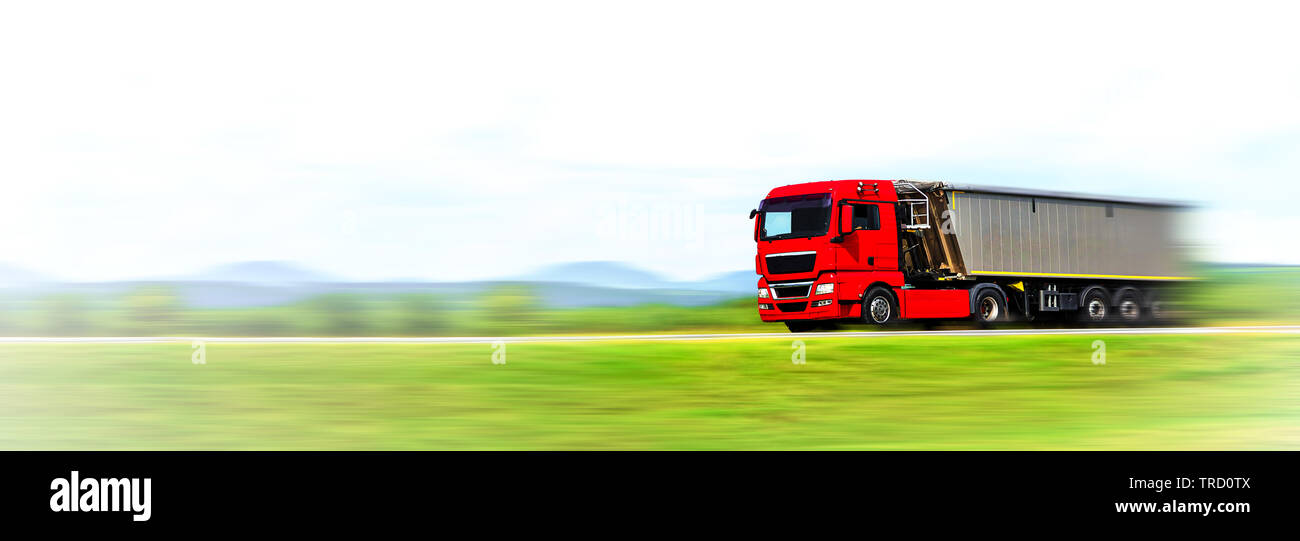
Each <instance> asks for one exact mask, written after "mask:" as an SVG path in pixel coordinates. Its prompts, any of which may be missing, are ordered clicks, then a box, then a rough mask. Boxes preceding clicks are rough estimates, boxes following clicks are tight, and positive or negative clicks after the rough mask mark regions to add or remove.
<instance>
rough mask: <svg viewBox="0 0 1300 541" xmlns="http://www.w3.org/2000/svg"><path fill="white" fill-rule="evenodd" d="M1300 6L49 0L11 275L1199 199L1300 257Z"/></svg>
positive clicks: (559, 249) (13, 210)
mask: <svg viewBox="0 0 1300 541" xmlns="http://www.w3.org/2000/svg"><path fill="white" fill-rule="evenodd" d="M1294 9H1295V8H1291V7H1289V6H1287V5H1286V4H1284V3H1278V4H1252V3H1248V2H1233V3H1230V4H1229V3H1223V4H1219V5H1199V4H1194V3H1188V2H1171V3H1149V4H1148V3H1141V2H1114V3H1110V2H1090V3H1088V4H1086V5H1083V4H1074V5H1064V4H1063V5H1059V6H1048V5H1045V3H1041V2H1022V3H1001V2H979V3H972V2H965V3H951V4H944V3H926V4H925V5H920V3H905V2H889V3H872V2H829V3H822V2H799V3H788V2H785V3H775V2H774V3H762V2H705V1H694V2H664V1H656V2H639V3H637V2H564V1H556V2H413V3H389V2H375V1H367V2H320V1H316V2H273V1H260V2H230V1H223V2H208V3H198V2H185V3H178V2H158V3H135V2H113V3H111V5H108V4H106V3H102V2H98V3H97V2H84V3H83V2H27V3H18V4H17V5H14V6H10V7H7V8H6V10H5V11H6V14H5V16H4V17H0V77H2V78H3V79H0V82H2V83H3V84H0V245H3V247H4V251H3V253H0V263H3V264H7V265H11V266H17V267H22V268H26V269H32V270H35V271H38V272H41V273H44V274H47V275H51V276H55V277H59V278H62V279H67V280H87V281H90V280H116V279H128V278H150V277H165V276H178V275H185V274H191V273H194V272H197V271H199V270H200V269H204V268H207V267H212V266H216V265H221V264H225V263H230V262H237V261H251V260H283V261H291V262H294V263H298V264H301V265H304V266H307V267H309V268H312V269H314V270H317V271H320V272H323V273H326V274H329V275H332V276H336V277H342V278H348V279H359V280H382V279H394V278H419V279H429V280H470V279H481V278H493V277H503V276H517V275H521V274H524V273H527V272H528V271H530V270H531V269H535V268H538V267H541V266H544V265H548V264H553V263H559V262H568V261H584V260H613V261H623V262H627V263H629V264H632V265H636V266H639V267H643V268H646V269H649V270H653V271H656V272H659V273H662V274H664V275H666V276H668V277H671V278H676V279H695V278H701V277H706V276H710V275H713V274H716V273H721V272H726V271H735V270H743V269H746V268H751V267H752V264H753V257H754V244H753V240H752V229H751V228H752V222H750V221H749V219H748V213H749V210H750V209H751V208H754V207H755V206H757V202H758V201H759V200H760V199H762V198H763V197H764V196H765V195H766V193H767V192H768V190H770V189H771V188H773V187H776V186H780V185H784V184H793V183H798V182H806V181H814V180H828V179H837V178H869V179H895V178H914V179H935V180H948V181H952V182H958V183H966V184H992V185H1002V186H1022V187H1032V188H1042V189H1055V190H1067V191H1081V192H1088V193H1101V194H1116V195H1126V196H1142V197H1157V198H1165V199H1178V200H1183V201H1188V202H1192V203H1195V204H1197V205H1198V206H1197V210H1196V211H1195V212H1193V213H1192V214H1191V215H1190V216H1189V220H1188V226H1187V228H1186V230H1185V231H1183V233H1184V235H1185V238H1187V239H1190V240H1193V241H1195V242H1196V243H1198V244H1199V245H1200V248H1199V252H1198V253H1199V255H1200V257H1203V258H1205V259H1209V260H1214V261H1229V262H1268V263H1300V251H1295V250H1291V251H1288V252H1286V253H1281V252H1279V251H1278V250H1277V249H1276V248H1274V246H1275V244H1276V242H1277V239H1278V236H1279V235H1283V236H1285V235H1288V234H1289V233H1288V232H1293V231H1296V230H1297V229H1300V212H1298V211H1297V210H1296V209H1295V208H1293V206H1292V205H1293V203H1292V202H1293V201H1296V200H1297V195H1300V193H1297V192H1300V188H1297V185H1298V184H1300V182H1298V181H1300V152H1297V150H1300V99H1297V97H1300V60H1298V59H1297V58H1298V57H1297V56H1296V54H1295V52H1296V51H1300V33H1297V32H1294V29H1293V22H1294V21H1295V20H1297V15H1298V14H1297V13H1295V12H1294Z"/></svg>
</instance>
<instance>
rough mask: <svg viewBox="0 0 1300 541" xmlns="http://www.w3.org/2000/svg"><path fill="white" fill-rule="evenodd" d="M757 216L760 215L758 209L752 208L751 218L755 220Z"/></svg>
mask: <svg viewBox="0 0 1300 541" xmlns="http://www.w3.org/2000/svg"><path fill="white" fill-rule="evenodd" d="M755 216H758V209H752V210H750V211H749V219H751V220H753V219H754V217H755Z"/></svg>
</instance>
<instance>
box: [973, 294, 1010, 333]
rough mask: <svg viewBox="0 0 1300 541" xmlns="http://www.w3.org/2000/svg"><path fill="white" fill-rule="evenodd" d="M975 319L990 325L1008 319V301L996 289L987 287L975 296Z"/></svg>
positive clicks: (981, 323) (982, 323)
mask: <svg viewBox="0 0 1300 541" xmlns="http://www.w3.org/2000/svg"><path fill="white" fill-rule="evenodd" d="M973 316H974V318H975V321H977V322H979V323H980V325H988V324H990V323H996V322H998V321H1006V320H1007V303H1006V301H1004V300H1003V299H1002V294H1001V293H999V292H998V290H996V289H985V290H983V291H981V292H980V293H979V295H978V296H976V297H975V313H974V314H973Z"/></svg>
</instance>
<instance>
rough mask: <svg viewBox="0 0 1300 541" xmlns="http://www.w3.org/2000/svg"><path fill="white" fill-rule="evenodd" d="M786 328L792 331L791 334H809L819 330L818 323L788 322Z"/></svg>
mask: <svg viewBox="0 0 1300 541" xmlns="http://www.w3.org/2000/svg"><path fill="white" fill-rule="evenodd" d="M785 328H787V329H790V332H808V331H811V330H813V329H816V328H817V322H816V321H787V322H785Z"/></svg>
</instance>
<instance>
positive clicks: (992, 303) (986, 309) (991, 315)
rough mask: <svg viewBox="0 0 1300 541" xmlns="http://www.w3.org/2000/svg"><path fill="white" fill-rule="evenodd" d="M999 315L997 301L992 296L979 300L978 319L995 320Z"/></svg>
mask: <svg viewBox="0 0 1300 541" xmlns="http://www.w3.org/2000/svg"><path fill="white" fill-rule="evenodd" d="M1000 315H1001V310H1000V309H999V308H998V301H997V299H994V298H993V297H984V298H983V299H981V300H980V319H983V320H984V321H996V320H997V319H998V316H1000Z"/></svg>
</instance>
